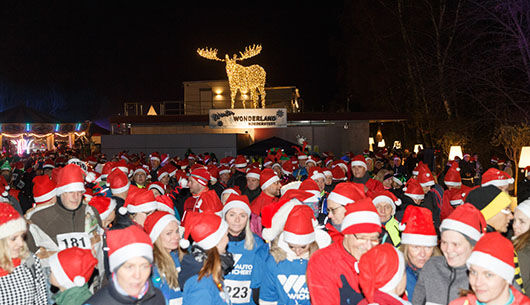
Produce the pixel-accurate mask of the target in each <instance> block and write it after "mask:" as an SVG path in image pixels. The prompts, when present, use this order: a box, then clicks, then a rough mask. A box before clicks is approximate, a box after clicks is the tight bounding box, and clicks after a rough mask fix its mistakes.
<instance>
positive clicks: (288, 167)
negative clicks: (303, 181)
mask: <svg viewBox="0 0 530 305" xmlns="http://www.w3.org/2000/svg"><path fill="white" fill-rule="evenodd" d="M294 169H295V166H294V164H293V162H291V161H285V162H284V163H283V164H282V173H283V174H284V175H287V176H288V175H291V174H292V173H293V171H294Z"/></svg>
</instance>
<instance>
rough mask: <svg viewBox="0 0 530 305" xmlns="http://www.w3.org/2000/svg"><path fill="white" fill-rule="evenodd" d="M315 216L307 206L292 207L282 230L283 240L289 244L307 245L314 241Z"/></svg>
mask: <svg viewBox="0 0 530 305" xmlns="http://www.w3.org/2000/svg"><path fill="white" fill-rule="evenodd" d="M314 220H315V216H314V213H313V210H312V209H311V208H310V207H308V206H307V205H297V206H294V207H293V209H292V210H291V212H290V213H289V216H287V220H286V221H285V225H284V228H283V240H284V241H285V242H287V243H289V244H295V245H301V246H303V245H307V244H310V243H312V242H314V241H315V228H314Z"/></svg>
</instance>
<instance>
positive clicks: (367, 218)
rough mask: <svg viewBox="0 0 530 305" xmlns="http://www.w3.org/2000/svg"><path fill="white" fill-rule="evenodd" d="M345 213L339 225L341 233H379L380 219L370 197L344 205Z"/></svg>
mask: <svg viewBox="0 0 530 305" xmlns="http://www.w3.org/2000/svg"><path fill="white" fill-rule="evenodd" d="M345 208H346V214H345V216H344V220H343V221H342V225H341V232H342V234H357V233H374V232H378V233H381V220H379V214H378V213H377V210H376V209H375V206H374V204H373V202H372V199H370V198H363V199H360V200H358V201H355V204H348V205H346V206H345Z"/></svg>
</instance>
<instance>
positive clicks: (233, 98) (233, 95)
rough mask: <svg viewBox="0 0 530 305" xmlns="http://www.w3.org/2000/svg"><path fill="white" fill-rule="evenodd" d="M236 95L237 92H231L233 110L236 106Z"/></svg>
mask: <svg viewBox="0 0 530 305" xmlns="http://www.w3.org/2000/svg"><path fill="white" fill-rule="evenodd" d="M236 94H237V90H230V98H231V99H232V107H231V108H232V109H234V106H235V104H236Z"/></svg>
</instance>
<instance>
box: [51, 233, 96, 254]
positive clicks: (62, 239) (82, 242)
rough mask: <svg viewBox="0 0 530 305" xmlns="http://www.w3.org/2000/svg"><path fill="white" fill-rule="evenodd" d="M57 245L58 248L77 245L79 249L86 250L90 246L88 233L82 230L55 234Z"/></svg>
mask: <svg viewBox="0 0 530 305" xmlns="http://www.w3.org/2000/svg"><path fill="white" fill-rule="evenodd" d="M57 245H59V250H64V249H68V248H73V247H79V248H81V249H88V250H90V249H91V248H92V244H91V242H90V235H89V234H88V233H84V232H72V233H64V234H57Z"/></svg>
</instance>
